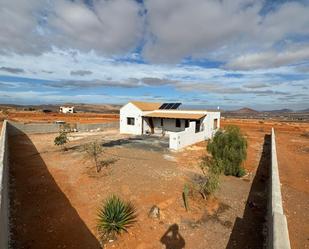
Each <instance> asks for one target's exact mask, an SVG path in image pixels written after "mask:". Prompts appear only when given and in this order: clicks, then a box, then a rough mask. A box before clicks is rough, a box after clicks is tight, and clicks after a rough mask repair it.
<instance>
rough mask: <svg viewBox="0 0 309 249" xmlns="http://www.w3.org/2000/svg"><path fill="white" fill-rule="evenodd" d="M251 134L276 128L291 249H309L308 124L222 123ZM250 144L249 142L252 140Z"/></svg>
mask: <svg viewBox="0 0 309 249" xmlns="http://www.w3.org/2000/svg"><path fill="white" fill-rule="evenodd" d="M222 123H223V125H227V124H235V125H238V126H240V127H241V129H242V130H243V132H245V133H248V134H260V133H261V132H268V133H269V131H270V129H271V127H274V128H275V133H276V143H277V156H278V163H279V175H280V180H281V184H282V197H283V207H284V212H285V213H286V215H287V220H288V228H289V235H290V240H291V246H292V248H295V249H298V248H309V237H308V234H309V225H308V224H309V213H308V211H307V210H308V208H309V167H308V162H309V123H291V122H275V121H267V120H263V121H258V120H231V119H226V120H223V122H222ZM249 141H250V140H249Z"/></svg>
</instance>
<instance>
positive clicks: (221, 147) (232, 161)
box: [207, 126, 247, 176]
mask: <svg viewBox="0 0 309 249" xmlns="http://www.w3.org/2000/svg"><path fill="white" fill-rule="evenodd" d="M207 150H208V152H210V153H211V155H212V157H213V160H214V162H213V163H212V165H213V166H214V167H216V169H217V170H218V171H221V172H223V173H224V174H225V175H233V176H242V175H244V174H245V172H244V168H242V166H241V164H242V162H243V161H244V160H245V159H246V157H247V140H246V138H245V137H244V136H243V134H242V133H241V132H240V129H239V128H238V127H237V126H228V127H226V129H225V130H219V131H217V132H216V134H215V136H214V137H213V139H212V140H211V141H210V142H209V143H208V145H207Z"/></svg>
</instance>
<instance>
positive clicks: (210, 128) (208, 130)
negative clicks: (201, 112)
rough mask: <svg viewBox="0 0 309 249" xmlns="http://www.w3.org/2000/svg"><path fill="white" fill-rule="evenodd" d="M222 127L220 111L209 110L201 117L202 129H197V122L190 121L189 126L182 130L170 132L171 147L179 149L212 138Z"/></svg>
mask: <svg viewBox="0 0 309 249" xmlns="http://www.w3.org/2000/svg"><path fill="white" fill-rule="evenodd" d="M215 119H216V120H217V121H216V123H217V127H216V128H215V127H214V125H215ZM219 127H220V113H219V112H207V115H206V117H205V118H203V119H201V126H200V130H199V131H198V132H197V131H196V129H195V128H196V122H195V121H190V125H189V127H188V128H185V130H184V131H180V132H170V133H169V139H170V140H169V147H170V149H174V150H179V149H182V148H184V147H186V146H189V145H192V144H195V143H198V142H201V141H204V140H207V139H210V138H212V136H213V135H214V134H215V133H216V131H217V130H218V129H219Z"/></svg>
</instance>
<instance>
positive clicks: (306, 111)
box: [297, 108, 309, 113]
mask: <svg viewBox="0 0 309 249" xmlns="http://www.w3.org/2000/svg"><path fill="white" fill-rule="evenodd" d="M297 112H302V113H309V108H307V109H304V110H299V111H297Z"/></svg>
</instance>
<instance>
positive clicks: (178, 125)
mask: <svg viewBox="0 0 309 249" xmlns="http://www.w3.org/2000/svg"><path fill="white" fill-rule="evenodd" d="M176 127H181V122H180V119H176Z"/></svg>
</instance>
